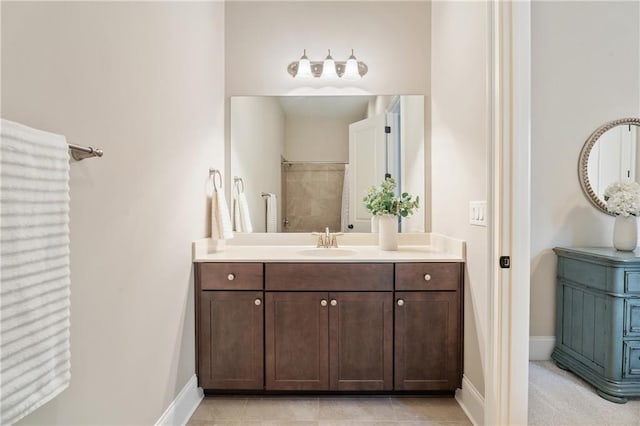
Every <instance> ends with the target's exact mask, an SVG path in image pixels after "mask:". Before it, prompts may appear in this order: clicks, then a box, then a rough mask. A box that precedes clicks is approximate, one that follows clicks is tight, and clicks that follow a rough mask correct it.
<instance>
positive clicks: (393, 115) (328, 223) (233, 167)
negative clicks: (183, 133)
mask: <svg viewBox="0 0 640 426" xmlns="http://www.w3.org/2000/svg"><path fill="white" fill-rule="evenodd" d="M230 105H231V109H230V111H231V122H230V148H231V149H230V152H231V158H230V161H231V164H230V168H229V169H230V171H231V176H232V178H234V184H233V185H232V188H231V198H232V201H231V205H232V212H233V213H232V216H233V217H232V221H233V222H234V230H236V232H243V231H244V230H246V229H247V227H246V226H243V223H244V224H245V225H246V224H247V221H250V225H251V226H250V227H249V229H252V230H253V232H313V231H324V230H325V228H327V227H328V228H329V230H330V231H331V232H370V231H371V214H370V213H369V212H367V211H366V209H365V207H364V204H363V202H362V199H363V197H364V195H365V193H366V191H367V190H368V188H369V187H370V186H372V185H375V186H377V185H379V184H380V183H381V182H382V181H383V180H384V179H385V176H387V175H389V176H391V177H393V178H394V179H395V180H396V181H397V182H398V191H399V192H408V193H410V194H412V195H414V196H415V195H417V196H420V200H421V206H420V208H419V209H418V211H417V212H416V213H414V215H413V216H411V217H409V218H402V220H401V222H400V224H399V230H400V231H401V232H424V217H425V214H424V209H425V206H424V205H423V204H422V201H423V200H424V193H425V189H424V188H425V179H424V166H425V153H424V114H425V110H424V96H419V95H398V96H367V95H359V96H234V97H231V103H230ZM241 194H242V195H241ZM243 212H244V213H243ZM247 216H248V218H247Z"/></svg>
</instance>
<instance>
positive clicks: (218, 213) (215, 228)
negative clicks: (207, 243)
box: [211, 171, 233, 240]
mask: <svg viewBox="0 0 640 426" xmlns="http://www.w3.org/2000/svg"><path fill="white" fill-rule="evenodd" d="M216 176H218V177H219V179H220V183H219V184H218V183H217V182H216ZM231 238H233V231H232V229H231V218H230V217H229V208H228V207H227V200H226V199H225V196H224V191H223V190H222V176H221V175H220V172H218V171H216V173H214V175H213V194H212V196H211V239H214V240H230V239H231Z"/></svg>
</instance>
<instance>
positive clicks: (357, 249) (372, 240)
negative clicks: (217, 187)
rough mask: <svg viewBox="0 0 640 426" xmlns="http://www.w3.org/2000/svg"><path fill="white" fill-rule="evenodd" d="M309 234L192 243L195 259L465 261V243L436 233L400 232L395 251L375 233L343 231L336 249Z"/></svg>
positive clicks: (199, 260) (250, 260) (269, 235)
mask: <svg viewBox="0 0 640 426" xmlns="http://www.w3.org/2000/svg"><path fill="white" fill-rule="evenodd" d="M315 238H317V237H312V236H311V235H309V234H243V235H240V234H237V235H236V238H233V239H231V240H227V241H214V240H211V239H203V240H198V241H195V242H194V243H193V261H194V262H300V263H312V262H332V263H333V262H345V263H352V262H377V263H379V262H464V261H465V243H464V241H461V240H455V239H452V238H448V237H444V236H442V235H437V234H426V233H424V234H399V235H398V250H395V251H384V250H380V249H379V248H378V245H377V244H376V238H377V234H355V233H353V234H346V235H344V236H340V237H338V241H339V243H338V244H339V247H338V248H316V245H315Z"/></svg>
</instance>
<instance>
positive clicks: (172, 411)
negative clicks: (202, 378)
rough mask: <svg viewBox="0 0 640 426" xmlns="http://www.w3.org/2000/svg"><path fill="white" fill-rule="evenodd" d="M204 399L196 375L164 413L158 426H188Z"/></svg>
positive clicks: (157, 423)
mask: <svg viewBox="0 0 640 426" xmlns="http://www.w3.org/2000/svg"><path fill="white" fill-rule="evenodd" d="M202 398H204V393H203V392H202V389H201V388H199V387H198V378H197V377H196V375H195V374H194V375H193V376H192V377H191V378H190V379H189V381H188V382H187V384H186V385H184V387H183V388H182V390H181V391H180V393H179V394H178V395H177V396H176V398H175V399H174V400H173V401H172V402H171V404H169V407H167V409H166V410H165V411H164V413H162V416H160V418H159V419H158V421H157V422H156V426H178V425H186V424H187V422H188V421H189V419H190V418H191V416H192V415H193V412H194V411H196V408H198V405H199V404H200V401H202Z"/></svg>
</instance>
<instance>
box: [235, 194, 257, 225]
mask: <svg viewBox="0 0 640 426" xmlns="http://www.w3.org/2000/svg"><path fill="white" fill-rule="evenodd" d="M238 207H239V208H238V211H239V213H240V229H241V231H240V232H253V225H252V224H251V216H250V215H249V204H247V196H246V195H244V192H241V193H240V194H238Z"/></svg>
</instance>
